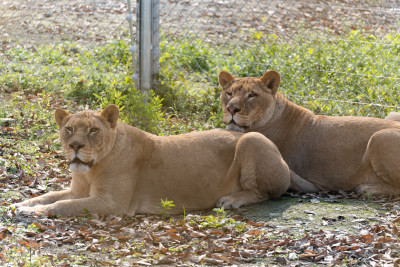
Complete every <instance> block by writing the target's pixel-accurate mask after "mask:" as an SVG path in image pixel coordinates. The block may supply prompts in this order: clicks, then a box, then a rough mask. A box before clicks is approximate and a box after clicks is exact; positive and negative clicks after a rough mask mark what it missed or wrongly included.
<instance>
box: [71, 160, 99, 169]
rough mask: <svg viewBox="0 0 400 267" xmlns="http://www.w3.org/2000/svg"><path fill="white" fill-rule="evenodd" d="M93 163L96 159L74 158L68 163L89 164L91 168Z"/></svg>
mask: <svg viewBox="0 0 400 267" xmlns="http://www.w3.org/2000/svg"><path fill="white" fill-rule="evenodd" d="M93 163H94V160H91V161H89V162H84V161H82V160H80V159H79V158H74V159H73V160H72V161H70V162H68V165H71V164H82V165H85V166H88V167H89V168H90V167H92V165H93Z"/></svg>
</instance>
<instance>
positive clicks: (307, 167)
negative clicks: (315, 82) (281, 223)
mask: <svg viewBox="0 0 400 267" xmlns="http://www.w3.org/2000/svg"><path fill="white" fill-rule="evenodd" d="M280 82H281V76H280V74H279V73H278V72H276V71H268V72H266V73H265V74H264V75H263V76H262V77H261V78H254V77H247V78H235V77H234V76H232V75H231V74H230V73H228V72H225V71H222V72H221V73H220V74H219V83H220V85H221V87H222V89H223V90H222V93H221V102H222V109H223V112H224V121H225V123H226V125H227V129H234V130H240V131H243V132H253V131H254V132H260V133H262V134H264V135H265V136H266V137H268V138H269V139H270V140H271V141H273V142H274V143H275V144H276V146H277V147H278V148H279V151H280V152H281V154H282V156H283V158H284V160H285V161H286V162H287V164H288V165H289V167H290V168H291V169H292V170H293V171H294V172H296V173H297V174H298V175H300V176H301V177H303V178H304V179H306V180H308V181H310V182H311V183H312V184H314V185H315V186H316V187H317V188H318V189H319V190H333V191H335V190H339V189H341V190H345V191H351V190H355V189H358V190H359V191H360V192H371V193H376V194H399V193H400V124H399V122H397V121H392V120H395V119H396V118H395V117H389V120H384V119H377V118H367V117H351V116H348V117H333V116H321V115H314V114H313V113H312V112H311V111H310V110H308V109H305V108H303V107H300V106H298V105H296V104H294V103H292V102H290V101H289V100H288V99H286V98H285V97H284V96H283V95H282V94H280V93H279V92H277V90H278V87H279V84H280ZM390 119H392V120H390Z"/></svg>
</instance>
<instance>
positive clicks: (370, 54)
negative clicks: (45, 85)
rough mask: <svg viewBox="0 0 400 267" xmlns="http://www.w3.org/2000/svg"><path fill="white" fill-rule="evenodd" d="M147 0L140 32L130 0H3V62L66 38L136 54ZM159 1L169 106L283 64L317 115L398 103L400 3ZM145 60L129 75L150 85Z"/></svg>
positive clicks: (163, 83) (287, 88)
mask: <svg viewBox="0 0 400 267" xmlns="http://www.w3.org/2000/svg"><path fill="white" fill-rule="evenodd" d="M144 2H147V1H138V2H136V1H133V2H132V7H131V8H132V13H133V14H134V15H133V16H132V20H131V21H132V26H133V28H134V30H133V32H132V33H131V35H130V32H129V19H127V16H129V13H130V12H129V10H128V2H127V1H126V0H91V1H83V0H70V1H67V0H57V1H53V0H24V1H22V0H16V1H11V0H6V1H2V2H1V3H0V35H1V40H0V56H1V57H2V59H1V60H2V63H3V64H6V65H7V64H8V63H9V64H11V62H10V60H11V59H10V57H9V56H7V53H10V51H11V50H12V49H15V48H16V47H21V48H23V49H26V50H28V51H37V48H38V47H40V46H43V45H48V46H54V49H55V50H57V49H60V47H59V44H60V43H65V42H67V43H71V44H72V45H71V46H68V47H69V48H68V49H70V52H71V51H72V52H74V51H75V50H76V51H75V52H79V53H84V52H85V51H88V50H91V49H94V48H97V47H101V46H104V45H106V44H108V43H111V42H116V41H121V42H124V43H125V44H127V45H126V46H123V49H128V48H129V47H131V52H133V54H134V55H136V54H135V53H137V50H136V49H135V48H136V47H138V46H137V44H138V43H137V42H139V41H140V38H139V37H141V33H138V32H137V31H136V29H137V27H136V26H138V25H137V23H136V22H137V19H136V16H135V14H137V13H138V12H137V10H136V7H137V6H139V3H144ZM157 6H158V8H159V10H158V11H157V12H159V17H158V14H157V17H158V19H159V22H160V26H159V34H160V36H159V39H160V40H159V55H157V57H159V67H160V68H159V70H158V68H155V71H156V72H157V73H153V75H154V77H155V78H157V80H158V81H157V82H156V83H154V87H155V88H154V89H155V91H156V92H158V93H159V94H160V95H161V96H162V97H164V98H165V101H166V102H168V101H169V105H174V101H177V100H176V99H175V98H173V97H170V96H169V95H168V94H167V93H166V92H167V90H169V89H170V88H175V89H176V88H178V89H176V90H180V92H183V93H187V94H200V95H207V96H208V97H209V99H211V101H214V102H215V103H217V102H218V94H219V87H218V81H217V76H218V73H219V71H220V70H227V71H230V72H231V73H232V74H234V75H237V76H239V77H243V76H261V75H262V74H263V73H264V72H265V71H267V70H270V69H275V70H277V71H279V72H280V73H281V74H282V77H283V82H282V85H281V89H280V90H281V92H282V93H284V94H285V95H286V96H288V97H289V98H290V99H291V100H292V101H294V102H296V103H298V104H300V105H303V106H306V107H308V108H310V109H312V110H313V111H314V112H316V113H322V114H332V115H367V116H376V117H384V116H385V115H386V114H387V113H388V112H389V111H391V110H397V109H398V106H399V103H400V93H399V90H398V88H399V85H400V78H399V77H400V62H399V61H400V58H399V54H400V35H399V26H400V23H399V20H400V1H389V0H387V1H384V0H368V1H358V0H355V1H353V0H326V1H317V0H314V1H304V0H279V1H278V0H270V1H265V0H246V1H244V0H243V1H238V0H221V1H212V0H192V1H189V0H160V1H159V5H157ZM142 15H143V14H142ZM152 16H153V20H154V19H155V18H154V14H152ZM138 28H139V27H138ZM142 34H143V35H145V34H147V33H146V32H143V33H142ZM149 34H150V33H149ZM153 34H154V33H153ZM132 42H133V43H132ZM132 46H134V47H132ZM138 48H140V47H138ZM74 49H75V50H74ZM78 50H79V51H78ZM136 59H138V57H135V56H133V60H132V58H131V59H130V60H131V61H132V62H131V64H130V65H131V66H132V67H131V68H132V69H131V70H129V71H128V72H129V75H133V74H136V75H138V76H132V77H133V78H134V79H135V78H137V79H138V80H139V81H140V79H142V74H141V73H140V71H139V69H140V68H139V67H140V66H139V65H138V63H137V62H133V61H135V60H136ZM4 62H5V63H4ZM26 64H27V65H29V66H33V65H34V64H36V62H31V61H27V62H26ZM68 64H70V65H73V64H74V62H73V60H71V62H70V63H68ZM4 70H7V71H8V72H10V71H13V70H10V69H7V67H5V68H3V71H4ZM49 71H51V70H49ZM110 75H112V73H110ZM0 86H9V85H4V84H3V85H0ZM214 108H215V107H214Z"/></svg>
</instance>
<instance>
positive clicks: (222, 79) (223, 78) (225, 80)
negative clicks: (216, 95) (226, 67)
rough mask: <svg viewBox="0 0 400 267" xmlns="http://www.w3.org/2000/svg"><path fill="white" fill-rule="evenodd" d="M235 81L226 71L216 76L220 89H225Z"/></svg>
mask: <svg viewBox="0 0 400 267" xmlns="http://www.w3.org/2000/svg"><path fill="white" fill-rule="evenodd" d="M234 79H235V76H233V75H232V74H230V73H229V72H227V71H221V72H220V73H219V76H218V81H219V84H220V85H221V87H222V89H225V88H226V87H227V86H228V85H230V83H231V82H232V81H233V80H234Z"/></svg>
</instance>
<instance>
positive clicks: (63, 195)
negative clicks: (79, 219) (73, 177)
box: [13, 189, 75, 208]
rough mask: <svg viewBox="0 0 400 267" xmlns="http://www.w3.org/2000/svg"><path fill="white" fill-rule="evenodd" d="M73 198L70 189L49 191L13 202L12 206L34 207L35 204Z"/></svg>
mask: <svg viewBox="0 0 400 267" xmlns="http://www.w3.org/2000/svg"><path fill="white" fill-rule="evenodd" d="M72 198H75V197H74V195H73V194H72V192H71V190H70V189H67V190H62V191H57V192H50V193H46V194H44V195H41V196H39V197H35V198H32V199H27V200H25V201H23V202H20V203H17V204H14V205H13V207H15V208H18V207H34V206H37V205H47V204H51V203H54V202H56V201H59V200H61V199H72Z"/></svg>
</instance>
